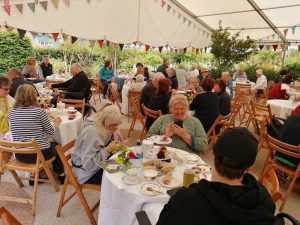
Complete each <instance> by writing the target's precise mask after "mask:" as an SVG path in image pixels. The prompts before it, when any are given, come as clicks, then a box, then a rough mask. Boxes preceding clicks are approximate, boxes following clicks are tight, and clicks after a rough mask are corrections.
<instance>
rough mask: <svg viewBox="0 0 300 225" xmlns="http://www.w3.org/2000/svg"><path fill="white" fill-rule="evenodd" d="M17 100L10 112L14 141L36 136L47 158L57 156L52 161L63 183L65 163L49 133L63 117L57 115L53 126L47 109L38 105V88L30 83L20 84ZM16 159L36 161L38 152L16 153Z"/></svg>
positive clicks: (25, 161)
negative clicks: (49, 137) (49, 138)
mask: <svg viewBox="0 0 300 225" xmlns="http://www.w3.org/2000/svg"><path fill="white" fill-rule="evenodd" d="M15 100H16V103H15V105H14V107H13V108H12V109H11V111H10V113H9V123H10V130H11V135H12V138H13V141H31V140H32V139H33V138H35V139H36V141H37V143H38V146H39V148H40V149H41V150H42V153H43V155H44V157H45V159H46V160H48V159H50V158H52V157H54V156H56V158H55V160H54V161H53V163H52V165H53V170H54V172H55V173H57V174H58V179H59V180H60V182H61V183H63V181H64V178H65V175H64V167H63V164H62V162H61V160H60V158H59V157H58V156H57V152H56V149H55V143H54V142H50V141H49V140H48V135H53V134H54V129H55V127H57V126H59V124H60V123H61V118H60V117H56V118H55V120H54V126H52V124H51V122H50V119H49V117H48V115H47V113H46V111H45V110H44V109H42V108H41V107H40V106H39V105H38V101H37V94H36V90H35V88H34V87H33V86H32V85H30V84H22V85H21V86H19V88H18V90H17V93H16V96H15ZM16 159H18V160H19V161H21V162H24V163H35V162H36V154H16Z"/></svg>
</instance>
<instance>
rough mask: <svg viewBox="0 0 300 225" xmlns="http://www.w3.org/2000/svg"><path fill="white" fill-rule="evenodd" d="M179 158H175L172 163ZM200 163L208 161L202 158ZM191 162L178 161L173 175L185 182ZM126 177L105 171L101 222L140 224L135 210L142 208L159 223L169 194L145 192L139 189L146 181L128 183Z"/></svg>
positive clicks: (119, 224) (99, 221)
mask: <svg viewBox="0 0 300 225" xmlns="http://www.w3.org/2000/svg"><path fill="white" fill-rule="evenodd" d="M168 150H169V152H171V155H172V154H173V153H174V152H177V151H179V153H180V154H190V153H188V152H185V151H182V150H179V149H175V148H170V147H168ZM199 158H200V157H199ZM175 161H176V160H173V159H172V162H175ZM198 163H204V162H203V161H202V159H201V158H200V161H199V162H198ZM189 165H193V164H188V163H185V162H183V163H181V164H179V163H177V166H176V168H175V169H174V171H173V177H175V178H176V179H177V180H179V181H181V182H182V179H183V172H184V170H185V169H186V168H187V167H188V166H189ZM124 176H125V175H124V174H123V173H122V172H118V173H114V174H110V173H108V172H106V171H105V172H104V173H103V177H102V185H101V192H100V209H99V218H98V224H105V225H124V224H126V225H138V222H137V220H136V217H135V213H136V212H138V211H140V210H146V211H147V214H148V216H149V218H150V220H151V222H152V224H156V222H157V220H158V217H159V213H160V211H161V209H162V208H163V206H164V204H166V203H167V202H168V201H169V198H170V197H169V195H168V194H166V193H164V194H159V195H156V196H147V195H144V194H142V193H141V192H140V191H139V186H140V185H141V183H142V181H140V182H139V183H138V184H136V185H129V186H128V185H124V182H123V178H124ZM207 179H208V180H210V173H208V174H207ZM141 180H143V179H141ZM165 191H166V189H165Z"/></svg>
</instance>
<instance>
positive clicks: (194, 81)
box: [187, 77, 200, 95]
mask: <svg viewBox="0 0 300 225" xmlns="http://www.w3.org/2000/svg"><path fill="white" fill-rule="evenodd" d="M187 89H190V90H191V91H192V94H193V95H197V94H198V93H199V92H200V86H199V79H198V78H197V77H191V78H189V80H188V84H187Z"/></svg>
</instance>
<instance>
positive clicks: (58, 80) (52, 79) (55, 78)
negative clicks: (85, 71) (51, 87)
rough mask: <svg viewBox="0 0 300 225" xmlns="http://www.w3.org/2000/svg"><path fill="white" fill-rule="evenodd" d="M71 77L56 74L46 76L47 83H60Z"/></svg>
mask: <svg viewBox="0 0 300 225" xmlns="http://www.w3.org/2000/svg"><path fill="white" fill-rule="evenodd" d="M70 78H71V77H65V76H61V75H56V74H54V75H51V76H47V77H46V83H47V84H58V83H62V82H65V81H67V80H69V79H70Z"/></svg>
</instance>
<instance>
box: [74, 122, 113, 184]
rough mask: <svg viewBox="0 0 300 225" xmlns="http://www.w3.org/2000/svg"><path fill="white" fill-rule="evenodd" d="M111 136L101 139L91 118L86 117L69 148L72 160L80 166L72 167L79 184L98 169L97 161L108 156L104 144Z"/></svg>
mask: <svg viewBox="0 0 300 225" xmlns="http://www.w3.org/2000/svg"><path fill="white" fill-rule="evenodd" d="M111 138H112V135H109V136H108V137H107V139H106V140H103V139H102V137H101V136H100V135H99V133H98V131H97V127H96V125H95V122H94V121H93V119H86V121H85V127H84V129H83V131H82V132H81V133H80V135H79V137H78V138H77V140H76V142H75V146H74V148H73V149H72V150H71V159H72V162H73V163H74V164H75V165H76V166H79V167H80V166H82V167H81V168H77V167H73V173H74V175H75V176H76V178H77V180H78V182H79V183H80V184H83V183H85V182H86V181H88V180H89V179H90V178H91V177H92V176H93V175H94V174H96V173H97V172H98V171H99V170H100V167H99V166H98V162H100V161H102V160H106V159H107V158H108V156H109V153H108V152H106V151H105V150H104V146H106V145H107V144H108V143H109V142H110V140H111Z"/></svg>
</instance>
